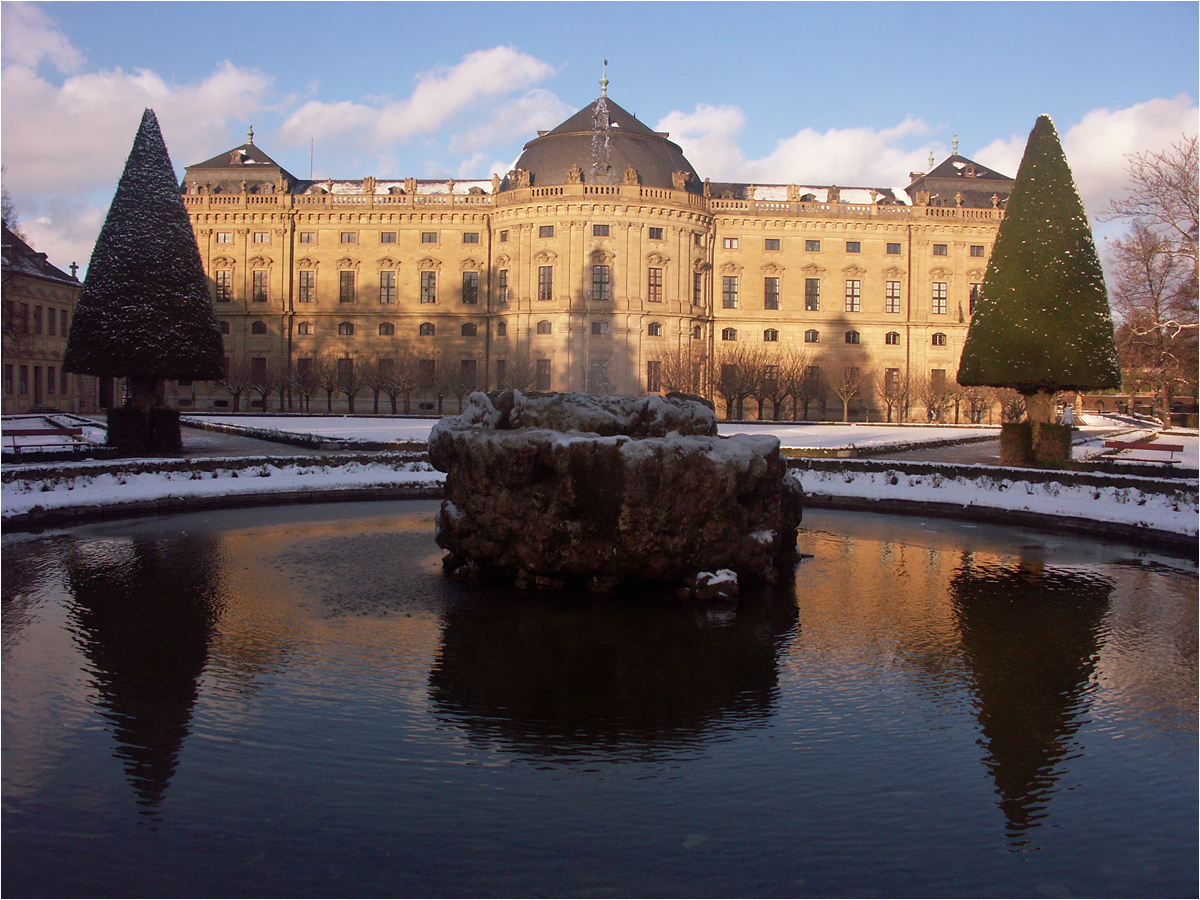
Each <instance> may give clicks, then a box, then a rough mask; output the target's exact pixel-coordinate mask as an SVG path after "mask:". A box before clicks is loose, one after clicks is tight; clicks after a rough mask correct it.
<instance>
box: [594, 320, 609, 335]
mask: <svg viewBox="0 0 1200 900" xmlns="http://www.w3.org/2000/svg"><path fill="white" fill-rule="evenodd" d="M592 334H594V335H596V336H598V337H603V336H604V335H606V334H608V323H607V322H593V323H592Z"/></svg>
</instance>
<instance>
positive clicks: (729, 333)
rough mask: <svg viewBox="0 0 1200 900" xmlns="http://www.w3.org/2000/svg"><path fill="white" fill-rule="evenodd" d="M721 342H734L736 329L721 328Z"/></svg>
mask: <svg viewBox="0 0 1200 900" xmlns="http://www.w3.org/2000/svg"><path fill="white" fill-rule="evenodd" d="M721 340H723V341H736V340H737V329H736V328H723V329H722V330H721Z"/></svg>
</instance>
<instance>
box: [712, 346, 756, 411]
mask: <svg viewBox="0 0 1200 900" xmlns="http://www.w3.org/2000/svg"><path fill="white" fill-rule="evenodd" d="M717 366H718V368H717V371H718V373H719V374H718V376H717V380H716V384H715V385H714V387H715V389H716V392H717V393H718V394H720V396H721V399H722V400H724V401H725V418H727V419H730V418H733V417H734V413H735V412H736V415H737V418H739V419H741V418H743V416H744V415H745V408H744V406H745V402H746V398H747V397H750V396H753V394H754V392H755V391H757V390H758V386H759V384H760V383H761V382H762V378H763V372H764V367H765V361H764V358H763V353H762V351H761V350H758V349H751V348H750V347H747V346H746V345H744V344H736V343H732V344H730V346H727V347H723V348H722V349H721V353H720V355H719V356H718V357H717Z"/></svg>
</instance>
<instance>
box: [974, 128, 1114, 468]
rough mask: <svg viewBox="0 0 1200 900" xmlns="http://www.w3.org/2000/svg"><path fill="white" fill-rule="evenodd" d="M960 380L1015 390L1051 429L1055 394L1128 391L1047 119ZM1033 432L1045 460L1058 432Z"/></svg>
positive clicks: (1004, 231) (1075, 196)
mask: <svg viewBox="0 0 1200 900" xmlns="http://www.w3.org/2000/svg"><path fill="white" fill-rule="evenodd" d="M958 383H959V384H961V385H964V386H967V385H986V386H990V387H1003V388H1013V389H1015V390H1016V391H1018V392H1020V393H1021V394H1022V395H1023V396H1024V397H1025V405H1026V409H1027V410H1028V412H1029V419H1030V421H1031V422H1033V423H1045V424H1048V423H1050V422H1051V419H1052V417H1053V413H1054V405H1053V397H1054V394H1055V392H1056V391H1069V390H1076V391H1084V390H1103V389H1105V388H1115V387H1119V386H1120V384H1121V366H1120V362H1119V360H1118V359H1117V347H1116V342H1115V341H1114V340H1113V322H1112V313H1111V311H1110V309H1109V305H1108V292H1107V290H1106V289H1105V286H1104V272H1103V271H1102V269H1101V268H1100V258H1099V256H1098V255H1097V254H1096V245H1095V242H1094V241H1093V240H1092V231H1091V228H1090V227H1089V225H1088V219H1087V213H1086V212H1084V209H1083V201H1082V200H1080V199H1079V192H1078V191H1077V190H1076V189H1075V181H1074V179H1073V178H1072V177H1071V169H1070V167H1069V166H1068V165H1067V159H1066V156H1065V155H1064V154H1063V150H1062V144H1061V143H1060V142H1059V139H1058V132H1057V131H1055V129H1054V123H1053V122H1051V121H1050V117H1049V116H1039V117H1038V120H1037V124H1035V125H1034V126H1033V131H1031V132H1030V133H1029V141H1028V142H1027V143H1026V145H1025V155H1024V156H1023V157H1022V159H1021V166H1020V169H1018V171H1017V178H1016V181H1015V182H1014V184H1013V189H1012V193H1011V194H1010V196H1009V199H1008V208H1007V211H1006V212H1005V215H1004V221H1003V222H1002V223H1001V225H1000V231H999V233H998V234H997V235H996V245H995V247H994V248H993V250H992V257H991V260H990V261H989V262H988V267H987V273H986V274H985V275H984V277H983V286H982V288H981V290H980V299H979V301H978V303H977V305H976V307H975V313H974V316H973V318H972V319H971V326H970V328H969V330H968V331H967V339H966V342H965V343H964V345H963V352H962V359H961V361H960V362H959V367H958ZM1032 430H1033V432H1034V433H1033V435H1032V436H1031V437H1032V440H1033V444H1034V446H1033V452H1034V455H1035V456H1039V455H1040V457H1041V458H1046V457H1047V454H1045V453H1042V454H1039V451H1038V448H1037V446H1036V445H1037V443H1038V434H1039V432H1046V433H1047V434H1048V433H1049V430H1046V429H1039V428H1037V427H1034V428H1033V429H1032ZM1060 442H1061V437H1060ZM1065 448H1066V450H1067V451H1068V452H1069V450H1070V444H1069V443H1067V444H1066V445H1065Z"/></svg>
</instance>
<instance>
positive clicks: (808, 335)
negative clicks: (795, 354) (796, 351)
mask: <svg viewBox="0 0 1200 900" xmlns="http://www.w3.org/2000/svg"><path fill="white" fill-rule="evenodd" d="M820 340H821V332H819V331H817V329H815V328H810V329H808V331H806V332H804V343H806V344H816V343H819V342H820Z"/></svg>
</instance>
